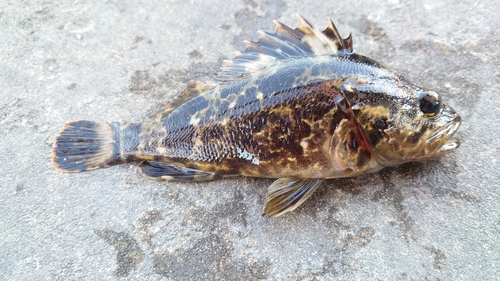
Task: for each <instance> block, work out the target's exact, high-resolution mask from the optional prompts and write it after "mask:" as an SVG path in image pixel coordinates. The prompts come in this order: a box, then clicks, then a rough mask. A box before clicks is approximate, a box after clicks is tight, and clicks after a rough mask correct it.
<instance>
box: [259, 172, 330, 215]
mask: <svg viewBox="0 0 500 281" xmlns="http://www.w3.org/2000/svg"><path fill="white" fill-rule="evenodd" d="M322 182H323V179H296V178H281V179H278V180H276V181H275V182H273V184H271V186H270V187H269V190H268V192H267V196H266V205H265V206H264V213H263V214H262V215H263V216H266V217H278V216H281V215H282V214H284V213H286V212H291V211H293V210H295V209H296V208H297V207H298V206H300V205H301V204H302V203H304V201H306V200H307V198H309V197H310V196H311V195H312V194H313V193H314V191H315V190H316V189H317V188H318V187H319V186H320V185H321V183H322Z"/></svg>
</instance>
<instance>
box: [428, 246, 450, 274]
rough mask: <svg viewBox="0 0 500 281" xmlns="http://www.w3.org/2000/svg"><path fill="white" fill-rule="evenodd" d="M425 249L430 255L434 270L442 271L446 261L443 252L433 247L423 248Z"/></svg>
mask: <svg viewBox="0 0 500 281" xmlns="http://www.w3.org/2000/svg"><path fill="white" fill-rule="evenodd" d="M425 249H426V250H428V251H429V252H430V253H431V255H432V260H433V262H432V265H433V266H434V268H435V269H443V267H444V263H445V261H446V255H445V254H444V252H443V251H441V250H439V249H438V248H436V247H434V246H430V247H425Z"/></svg>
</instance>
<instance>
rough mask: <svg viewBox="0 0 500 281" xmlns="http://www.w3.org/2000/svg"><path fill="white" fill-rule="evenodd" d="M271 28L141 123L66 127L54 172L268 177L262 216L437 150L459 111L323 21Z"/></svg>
mask: <svg viewBox="0 0 500 281" xmlns="http://www.w3.org/2000/svg"><path fill="white" fill-rule="evenodd" d="M275 23H276V30H275V32H274V33H268V32H264V31H259V34H260V38H259V41H257V42H249V41H245V44H246V49H245V51H243V52H237V53H236V55H235V57H234V58H233V59H232V60H229V61H225V62H224V65H223V67H222V71H221V72H220V73H219V75H218V76H217V77H216V78H215V79H214V81H207V82H204V83H201V82H194V83H190V84H189V85H188V87H187V88H186V90H184V91H183V92H182V93H181V94H180V95H179V97H177V98H176V99H175V100H174V101H172V102H171V104H170V105H169V106H168V107H167V108H165V110H163V111H162V112H161V113H159V114H157V115H156V116H155V117H154V118H153V119H152V120H150V121H148V122H144V123H142V124H128V123H117V122H113V123H110V124H107V123H104V122H93V121H70V122H68V123H67V124H66V125H65V126H64V128H63V130H62V131H61V133H60V135H59V136H58V137H57V138H56V140H55V142H54V146H53V163H54V166H55V167H56V168H57V169H58V170H60V171H63V172H79V171H84V170H91V169H97V168H103V167H107V166H110V165H114V164H118V163H124V162H131V161H138V162H141V161H142V162H141V164H140V165H139V168H140V169H141V171H142V172H143V173H144V174H145V175H146V176H148V177H150V178H153V179H158V180H177V181H196V180H213V179H216V178H220V177H226V176H236V175H243V176H254V177H266V178H278V180H276V181H275V182H274V183H273V184H272V185H271V186H270V187H269V192H268V195H267V197H266V201H267V202H266V206H265V208H264V214H265V215H266V216H279V215H281V214H283V213H285V212H287V211H291V210H293V209H295V208H296V207H298V206H299V205H300V204H301V203H302V202H304V200H306V199H307V198H308V197H309V196H311V194H312V193H313V192H314V190H315V189H316V188H317V187H318V186H320V184H321V182H322V181H323V180H324V179H328V178H338V177H351V176H356V175H360V174H364V173H369V172H375V171H378V170H380V169H381V168H383V167H385V166H392V165H397V164H400V163H404V162H409V161H418V160H422V159H428V158H432V157H436V156H440V155H443V154H445V153H447V152H450V151H452V150H454V149H455V148H456V147H457V146H458V144H457V143H456V142H455V141H454V140H452V139H451V137H452V136H453V134H454V133H455V132H456V130H457V129H458V127H459V125H460V117H459V115H458V114H457V113H456V112H455V111H454V110H453V109H452V108H451V107H449V106H448V105H446V104H444V103H442V102H441V97H440V96H439V95H438V94H437V93H436V92H434V91H431V90H427V89H424V88H422V87H419V86H416V85H414V84H412V83H410V82H408V81H407V80H406V79H405V78H403V77H402V76H401V75H399V74H398V73H396V72H394V71H391V70H389V69H387V68H386V67H384V66H383V65H381V64H380V63H378V62H376V61H374V60H372V59H370V58H367V57H364V56H362V55H359V54H356V53H354V52H353V47H352V36H351V35H349V36H348V37H347V38H342V37H340V34H339V32H338V30H337V28H336V27H335V25H334V24H333V22H332V21H331V20H330V19H329V20H328V25H327V27H326V28H325V29H324V30H323V31H319V30H317V29H316V28H314V27H313V26H312V25H311V24H310V23H309V22H308V21H307V20H305V19H304V18H302V17H300V16H299V24H298V26H297V28H295V29H292V28H290V27H288V26H286V25H284V24H282V23H279V22H275Z"/></svg>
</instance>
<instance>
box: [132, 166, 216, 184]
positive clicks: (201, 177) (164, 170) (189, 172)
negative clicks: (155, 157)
mask: <svg viewBox="0 0 500 281" xmlns="http://www.w3.org/2000/svg"><path fill="white" fill-rule="evenodd" d="M139 169H140V171H141V172H142V173H143V174H144V175H145V176H146V177H148V178H151V179H154V180H165V181H207V180H212V179H214V176H215V174H214V173H210V172H205V171H200V170H196V169H191V168H185V167H179V166H175V165H172V164H170V163H166V162H160V161H144V162H142V163H141V164H139Z"/></svg>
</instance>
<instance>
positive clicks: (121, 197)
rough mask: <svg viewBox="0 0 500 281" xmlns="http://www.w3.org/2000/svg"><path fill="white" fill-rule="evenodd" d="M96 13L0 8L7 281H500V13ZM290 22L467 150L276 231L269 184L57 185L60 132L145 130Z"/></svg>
mask: <svg viewBox="0 0 500 281" xmlns="http://www.w3.org/2000/svg"><path fill="white" fill-rule="evenodd" d="M94 2H95V3H91V2H88V1H9V0H7V1H1V2H0V89H1V90H0V91H1V94H0V135H2V139H1V141H0V155H2V156H1V159H2V161H0V172H1V175H2V176H1V178H0V206H1V207H0V233H1V235H0V280H84V279H86V280H111V279H117V278H119V279H123V280H170V279H171V280H174V279H183V280H187V279H191V280H211V279H225V280H239V279H243V280H258V279H269V280H284V279H288V280H325V279H339V280H396V279H397V280H494V279H496V280H500V277H499V276H500V212H499V206H500V189H499V187H500V173H499V170H500V165H499V161H498V160H497V159H498V155H500V130H499V129H498V123H499V120H500V110H499V108H500V98H499V97H498V93H499V92H500V68H499V65H500V48H499V46H500V34H499V30H500V18H499V17H498V11H499V10H500V4H499V3H498V1H493V0H489V1H470V0H466V1H458V0H443V1H438V2H436V1H431V0H424V1H401V0H391V1H363V2H362V3H361V1H359V2H360V3H353V2H356V1H347V0H338V1H286V2H285V1H272V0H269V1H264V0H263V1H258V0H255V1H253V0H244V1H231V2H228V1H215V0H212V1H206V0H203V1H201V0H195V1H173V0H172V1H154V0H152V1H114V0H111V1H94ZM296 13H300V14H302V15H303V16H305V17H306V18H307V19H309V20H310V21H312V22H313V23H314V24H316V25H317V26H322V27H323V26H325V25H326V18H327V17H332V18H333V19H334V20H335V22H336V23H337V27H338V28H339V30H340V32H341V33H342V34H344V35H347V34H348V32H352V33H353V36H354V48H355V50H356V52H358V53H361V54H364V55H367V56H369V57H372V58H373V59H376V60H378V61H380V62H382V63H384V64H386V65H388V66H390V67H391V68H394V69H396V70H398V71H400V72H402V73H403V74H404V75H406V76H407V77H408V78H409V79H410V80H412V81H414V82H415V83H416V84H420V85H425V86H427V87H429V88H434V89H436V90H438V91H439V92H441V93H442V95H443V99H444V100H446V101H447V102H448V103H450V104H451V105H452V106H453V107H454V108H455V109H456V110H457V111H458V112H459V113H460V114H461V115H462V117H463V124H462V127H461V128H460V130H459V132H458V133H457V137H458V138H459V139H460V140H461V142H462V145H461V147H460V148H459V149H458V150H457V151H456V152H454V153H452V154H449V155H446V156H444V157H442V158H441V159H437V160H433V161H428V162H425V163H414V164H405V165H402V166H399V167H395V168H388V169H385V170H383V171H381V172H380V173H376V174H372V175H367V176H362V177H358V178H353V179H342V180H331V181H328V182H327V184H325V185H324V186H323V187H322V188H320V190H319V191H318V192H317V193H316V194H314V195H313V196H312V198H311V199H309V200H308V201H307V202H306V203H305V204H304V205H303V206H302V207H300V208H299V209H298V210H296V211H295V212H293V213H290V214H288V215H285V216H283V217H280V218H278V219H263V218H261V216H260V214H261V211H262V205H263V203H264V198H265V194H266V187H267V186H268V185H269V184H270V183H271V180H265V179H244V178H235V179H227V180H220V181H214V182H208V183H165V182H154V181H149V180H146V179H145V178H143V177H142V176H141V175H140V174H139V173H138V172H137V169H136V167H135V166H134V165H121V166H115V167H112V168H108V169H103V170H97V171H92V172H87V173H81V174H61V173H58V172H56V171H55V170H54V169H53V167H52V165H51V162H50V158H51V155H50V147H51V142H52V140H53V138H54V136H55V135H56V134H57V132H58V130H59V128H60V127H61V126H62V124H63V123H64V121H66V120H70V119H90V120H95V119H97V120H104V121H113V120H116V121H126V120H128V121H132V122H140V121H142V120H145V119H146V118H147V117H148V116H151V115H152V114H154V112H156V110H158V109H159V108H160V107H161V106H162V105H163V104H165V103H166V102H168V101H169V100H170V99H172V98H173V97H174V96H175V95H176V94H177V93H179V92H180V91H181V90H182V88H183V87H184V86H185V85H186V83H187V82H188V81H190V80H193V79H197V78H199V79H200V80H204V79H208V78H209V77H213V76H214V75H215V74H216V73H217V71H218V69H219V67H220V65H221V63H222V60H223V59H226V58H231V56H232V53H233V51H235V50H241V49H242V48H243V44H242V42H241V41H242V40H243V39H251V40H256V39H257V30H258V29H263V30H273V24H272V20H273V19H277V20H280V21H283V22H285V23H287V24H290V25H292V26H293V25H295V23H296V19H295V16H294V15H295V14H296Z"/></svg>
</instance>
